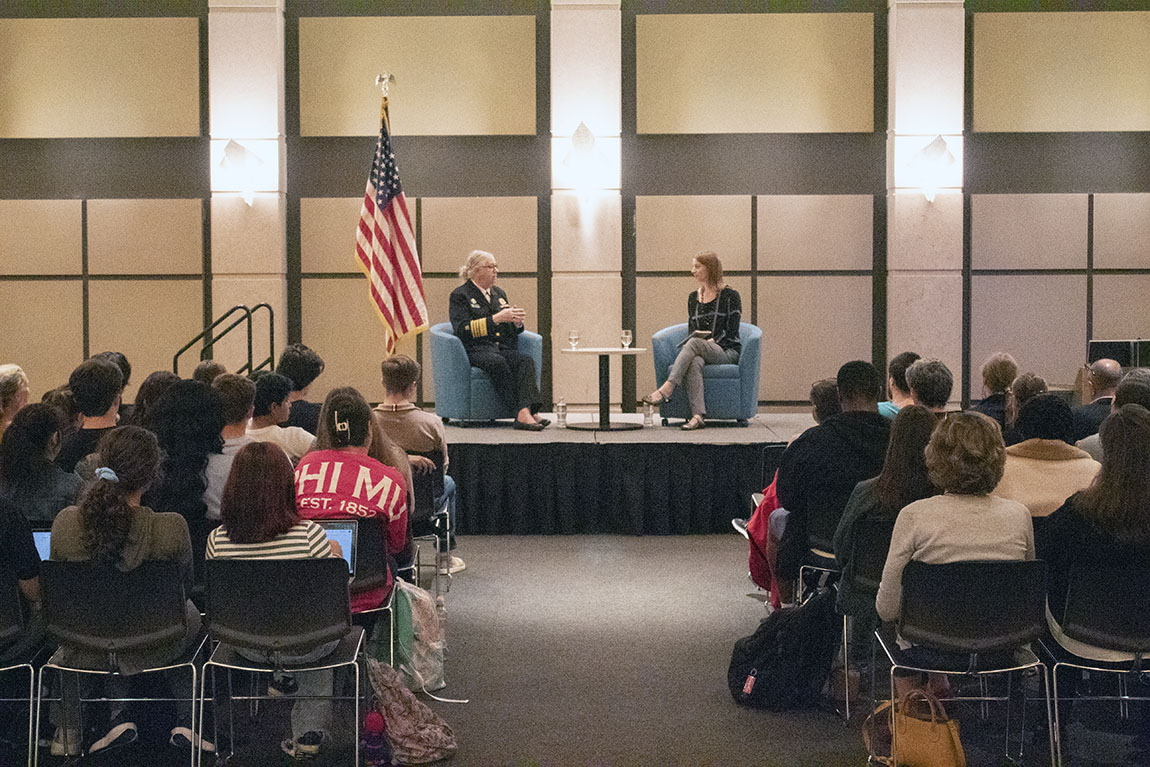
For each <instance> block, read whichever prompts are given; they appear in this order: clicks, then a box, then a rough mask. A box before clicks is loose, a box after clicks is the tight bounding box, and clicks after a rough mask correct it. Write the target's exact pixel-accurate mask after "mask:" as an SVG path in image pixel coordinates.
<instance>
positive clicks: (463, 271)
mask: <svg viewBox="0 0 1150 767" xmlns="http://www.w3.org/2000/svg"><path fill="white" fill-rule="evenodd" d="M459 276H460V277H462V278H463V279H465V280H467V282H465V283H463V284H462V285H460V286H459V287H458V288H456V289H455V290H453V291H451V297H450V299H449V306H448V310H449V312H448V313H449V319H450V320H451V330H452V332H454V333H455V335H456V336H458V337H459V340H460V341H462V342H463V348H464V349H465V350H466V351H467V359H468V361H469V362H471V364H472V365H473V366H475V367H477V368H479V369H480V370H483V371H484V372H485V373H487V375H489V376H490V377H491V385H492V386H493V387H494V388H495V393H496V394H497V395H498V396H499V398H500V399H501V400H502V401H503V404H504V405H506V406H507V409H508V410H510V411H512V412H514V413H515V428H517V429H526V430H528V431H541V430H543V429H544V428H546V427H547V425H548V424H549V423H550V421H548V420H547V419H546V418H540V417H539V415H538V413H539V409H540V408H541V407H542V406H543V397H542V396H541V395H540V394H539V387H538V386H537V385H536V383H535V361H534V360H532V359H531V358H530V357H528V356H526V355H523V354H520V353H519V334H520V333H522V332H523V321H524V319H525V317H526V313H525V312H524V311H523V308H522V307H519V306H514V305H513V304H511V302H509V301H508V300H507V294H506V293H504V292H503V289H502V288H500V287H498V286H496V284H495V280H496V279H497V278H498V277H499V267H498V265H497V264H496V263H495V256H493V255H491V254H490V253H487V252H486V251H482V250H473V251H471V254H470V255H469V256H468V257H467V261H466V262H465V263H464V264H463V266H462V267H460V269H459Z"/></svg>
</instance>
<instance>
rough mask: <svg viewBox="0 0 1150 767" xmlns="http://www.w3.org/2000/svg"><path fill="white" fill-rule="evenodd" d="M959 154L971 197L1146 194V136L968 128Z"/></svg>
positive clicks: (1149, 176)
mask: <svg viewBox="0 0 1150 767" xmlns="http://www.w3.org/2000/svg"><path fill="white" fill-rule="evenodd" d="M968 69H969V64H968ZM968 91H969V86H968ZM967 100H968V101H969V100H970V94H969V93H968V94H967ZM965 151H966V157H967V158H968V162H967V163H966V189H967V191H969V192H972V193H974V194H992V193H994V194H1019V193H1035V192H1040V193H1088V192H1099V193H1102V192H1150V132H1136V131H1131V132H1112V133H970V132H969V129H968V133H967V135H966V150H965Z"/></svg>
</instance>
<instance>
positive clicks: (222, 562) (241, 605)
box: [199, 531, 363, 764]
mask: <svg viewBox="0 0 1150 767" xmlns="http://www.w3.org/2000/svg"><path fill="white" fill-rule="evenodd" d="M361 535H362V531H361ZM361 552H362V549H361ZM358 562H359V557H358V556H357V563H358ZM356 570H357V571H358V570H359V567H358V564H357V567H356ZM205 572H206V575H207V578H206V585H207V602H208V613H207V617H208V632H209V633H210V635H211V637H212V639H213V640H214V641H217V642H218V643H219V644H217V645H216V649H215V650H214V651H213V652H212V656H211V658H209V659H208V661H207V663H205V664H204V675H203V680H202V683H201V684H202V688H201V690H200V718H199V721H200V727H201V730H202V728H203V720H204V718H203V705H204V700H205V698H206V697H207V681H208V676H209V671H208V669H209V667H211V668H212V669H213V671H212V672H211V677H212V703H213V706H214V705H215V699H216V684H215V671H214V669H215V668H224V669H228V691H229V701H228V723H229V733H230V738H229V740H228V745H229V748H230V749H231V750H232V751H233V753H234V750H235V718H234V715H233V711H232V703H233V702H234V701H237V700H247V701H254V700H267V699H268V698H269V697H270V696H267V695H255V694H251V695H245V696H237V695H234V694H232V693H231V691H232V684H231V682H232V675H231V672H232V671H250V672H256V673H264V674H272V673H275V672H288V673H298V672H306V671H323V670H328V669H332V670H334V669H337V668H341V667H343V666H351V667H353V668H354V669H355V697H354V700H355V701H356V710H355V715H354V717H353V719H354V720H355V761H354V762H353V763H354V764H359V722H360V710H359V703H360V666H359V654H360V651H361V650H362V649H363V629H362V628H360V627H358V626H352V624H351V607H350V598H349V596H348V585H347V584H348V571H347V563H346V562H345V561H344V560H343V559H340V558H335V557H332V558H325V559H210V560H208V561H207V563H206V566H205ZM329 642H338V644H337V645H336V647H335V649H334V650H333V651H332V652H331V654H330V655H327V656H325V657H324V658H321V659H320V660H318V661H315V662H312V663H306V664H300V663H296V664H293V663H291V662H287V661H285V656H286V657H287V658H288V659H290V658H291V657H293V656H300V655H304V654H306V653H308V652H311V651H314V650H315V649H316V648H318V647H321V646H322V645H324V644H327V643H329ZM241 650H246V651H247V653H248V654H258V655H260V656H262V657H266V658H267V659H268V660H267V662H260V661H256V660H251V659H250V658H248V657H245V655H243V654H241V652H240V651H241ZM295 697H296V698H297V699H298V698H300V697H302V696H295ZM331 699H332V700H346V699H347V698H343V697H340V696H333V697H332V698H331ZM214 721H215V722H218V721H219V717H215V718H214ZM217 732H218V727H217ZM200 736H201V738H202V736H203V733H202V732H201V733H200ZM229 758H230V756H229Z"/></svg>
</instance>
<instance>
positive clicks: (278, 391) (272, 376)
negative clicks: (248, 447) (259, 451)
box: [248, 373, 315, 463]
mask: <svg viewBox="0 0 1150 767" xmlns="http://www.w3.org/2000/svg"><path fill="white" fill-rule="evenodd" d="M291 387H292V382H291V379H289V378H286V377H284V376H281V375H280V374H278V373H269V374H267V375H264V376H260V377H259V379H258V380H256V398H255V403H254V409H253V410H252V420H251V423H250V424H249V425H248V436H249V437H251V438H252V439H253V440H255V441H256V442H274V443H276V444H277V445H279V446H280V447H282V448H283V451H284V452H285V453H287V456H288V458H290V459H291V460H292V463H298V462H299V459H300V458H302V457H303V454H304V453H306V452H307V451H308V450H310V449H311V445H312V442H314V441H315V437H314V436H312V434H311V432H308V431H305V430H304V429H303V428H301V427H299V426H280V424H281V423H283V422H285V421H287V420H288V415H289V414H290V413H291V393H292V388H291Z"/></svg>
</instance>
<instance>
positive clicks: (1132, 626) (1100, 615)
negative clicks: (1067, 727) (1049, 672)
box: [1043, 565, 1150, 764]
mask: <svg viewBox="0 0 1150 767" xmlns="http://www.w3.org/2000/svg"><path fill="white" fill-rule="evenodd" d="M1148 593H1150V571H1147V570H1145V569H1139V568H1134V567H1127V566H1123V567H1084V566H1081V565H1078V566H1075V567H1074V568H1073V569H1072V570H1071V571H1070V587H1069V589H1068V590H1067V593H1066V612H1065V614H1064V615H1063V619H1062V626H1061V629H1062V633H1063V634H1065V635H1066V636H1067V637H1069V638H1070V639H1072V640H1074V641H1076V642H1081V643H1082V644H1084V645H1089V647H1090V648H1098V649H1102V650H1106V651H1109V652H1110V653H1123V654H1126V655H1129V656H1130V659H1129V660H1127V661H1097V660H1091V659H1089V658H1083V657H1079V656H1077V655H1075V654H1074V653H1073V652H1071V651H1070V650H1069V649H1067V648H1064V647H1062V646H1061V645H1058V646H1057V647H1047V646H1046V645H1045V643H1043V649H1045V650H1046V653H1047V655H1049V656H1050V657H1051V659H1052V660H1054V661H1055V663H1054V725H1055V737H1056V740H1055V743H1056V745H1057V748H1058V762H1059V764H1061V763H1062V721H1061V718H1060V716H1059V705H1058V704H1059V699H1058V669H1059V668H1062V667H1065V668H1072V669H1078V670H1079V671H1096V672H1099V673H1106V674H1117V676H1118V694H1117V695H1078V696H1076V699H1078V700H1115V701H1118V710H1119V716H1121V718H1122V719H1127V718H1129V716H1130V701H1132V700H1140V701H1147V700H1150V697H1146V696H1132V695H1130V690H1129V686H1128V681H1129V679H1130V678H1131V677H1134V679H1135V680H1137V678H1138V676H1139V675H1140V674H1145V673H1147V672H1148V671H1150V668H1148V666H1147V663H1146V656H1147V655H1148V654H1150V610H1147V609H1146V608H1145V606H1144V604H1145V601H1146V595H1147V594H1148ZM1075 649H1077V650H1079V651H1081V652H1088V651H1089V648H1075Z"/></svg>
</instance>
